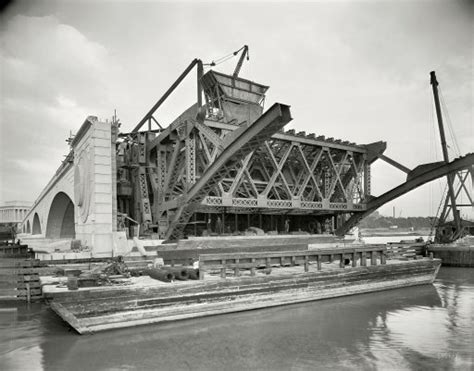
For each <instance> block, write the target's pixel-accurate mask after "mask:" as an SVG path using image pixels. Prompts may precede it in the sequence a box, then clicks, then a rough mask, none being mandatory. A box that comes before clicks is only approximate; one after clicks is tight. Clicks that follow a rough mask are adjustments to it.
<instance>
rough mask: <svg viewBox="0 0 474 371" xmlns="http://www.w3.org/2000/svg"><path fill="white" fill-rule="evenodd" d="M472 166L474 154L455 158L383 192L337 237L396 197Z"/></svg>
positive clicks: (353, 217) (357, 214) (338, 231)
mask: <svg viewBox="0 0 474 371" xmlns="http://www.w3.org/2000/svg"><path fill="white" fill-rule="evenodd" d="M473 165H474V153H469V154H467V155H466V156H464V157H460V158H457V159H455V160H453V161H451V162H449V163H447V164H444V165H441V166H439V167H436V168H434V169H430V170H428V171H426V172H424V173H422V174H418V175H417V176H415V177H413V178H411V179H410V180H408V181H406V182H405V183H403V184H401V185H399V186H398V187H395V188H393V189H392V190H390V191H388V192H385V193H384V194H383V195H381V196H379V197H376V198H373V199H372V200H370V201H369V202H368V203H367V209H366V210H365V211H364V212H361V213H356V214H354V215H352V216H351V217H350V218H349V220H347V221H346V222H345V223H344V224H343V225H342V226H341V227H339V228H338V229H337V230H336V234H337V235H344V234H345V233H347V232H348V231H349V230H350V229H351V228H352V227H354V226H355V225H356V224H357V223H359V222H360V221H361V220H362V219H363V218H365V217H366V216H368V215H369V214H371V213H372V212H374V211H375V210H377V209H378V208H379V207H380V206H382V205H384V204H386V203H387V202H390V201H392V200H394V199H395V198H397V197H400V196H402V195H404V194H405V193H407V192H409V191H411V190H413V189H415V188H418V187H419V186H421V185H423V184H425V183H428V182H431V181H432V180H435V179H438V178H441V177H443V176H446V175H448V174H453V173H455V172H456V171H459V170H462V169H467V168H469V167H470V166H473Z"/></svg>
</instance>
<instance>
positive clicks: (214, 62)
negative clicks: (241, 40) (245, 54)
mask: <svg viewBox="0 0 474 371" xmlns="http://www.w3.org/2000/svg"><path fill="white" fill-rule="evenodd" d="M243 48H245V46H242V47H241V48H240V49H239V50H236V51H235V52H232V53H229V54H227V55H224V56H223V57H220V58H217V59H215V60H212V61H211V63H204V64H203V66H206V67H208V68H211V67H215V66H218V65H219V64H221V63H224V62H226V61H228V60H229V59H231V58H234V57H235V56H236V55H237V54H239V52H240V51H241V50H242V49H243Z"/></svg>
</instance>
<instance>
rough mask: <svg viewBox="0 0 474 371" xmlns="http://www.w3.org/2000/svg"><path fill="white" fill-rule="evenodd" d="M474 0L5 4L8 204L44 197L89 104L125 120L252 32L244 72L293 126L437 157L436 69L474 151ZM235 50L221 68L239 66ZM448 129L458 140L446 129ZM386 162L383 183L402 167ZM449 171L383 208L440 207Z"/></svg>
mask: <svg viewBox="0 0 474 371" xmlns="http://www.w3.org/2000/svg"><path fill="white" fill-rule="evenodd" d="M472 4H473V2H472V1H467V0H465V1H454V0H446V1H406V2H402V1H364V2H356V1H351V2H329V1H327V2H314V3H309V2H305V3H294V2H292V3H290V2H288V3H268V2H252V3H240V2H220V3H199V2H173V3H163V2H156V1H144V2H138V1H105V0H104V1H90V2H89V1H74V2H73V1H38V0H36V1H23V2H14V3H13V4H12V5H10V6H9V7H7V8H6V9H5V10H4V11H3V13H2V14H1V15H0V40H1V56H0V58H1V59H0V66H1V93H0V94H1V95H0V97H1V105H0V107H1V111H0V119H1V126H0V143H1V146H0V177H1V178H0V204H1V203H2V202H4V201H9V200H27V201H34V200H35V199H36V197H37V196H38V194H39V192H40V191H41V190H42V188H43V187H44V186H45V185H46V183H47V182H48V181H49V179H50V178H51V176H52V175H53V174H54V172H55V170H56V169H57V167H58V166H59V164H60V160H61V159H62V158H63V155H65V154H66V153H67V152H68V146H67V144H66V142H65V139H66V138H67V137H68V136H69V133H70V131H72V132H73V133H74V132H76V131H77V130H78V129H79V127H80V125H81V124H82V123H83V121H84V119H85V118H86V117H87V116H88V115H95V116H99V118H102V119H106V118H110V117H111V116H112V114H113V111H114V109H117V112H118V117H119V118H120V120H121V122H122V123H123V125H122V130H123V131H129V130H131V129H132V128H133V127H134V126H135V125H136V123H137V122H138V121H139V120H140V119H141V118H142V117H143V115H144V114H145V113H146V112H147V111H148V110H149V109H150V108H151V106H152V105H153V104H154V103H155V102H156V100H157V99H158V98H159V97H160V96H161V95H162V94H163V93H164V91H165V90H166V89H167V88H168V87H169V86H170V85H171V84H172V83H173V82H174V80H175V79H176V78H177V76H178V75H179V74H180V73H181V72H182V71H183V70H184V69H185V68H186V66H187V65H188V64H189V63H190V62H191V60H192V59H194V58H196V57H198V58H200V59H202V60H203V61H204V62H210V61H211V60H213V59H217V58H219V57H221V56H224V55H226V54H228V53H230V52H232V51H234V50H236V49H238V48H240V47H241V46H242V45H244V44H248V45H249V47H250V61H248V62H247V61H245V63H244V66H243V68H242V71H241V76H242V77H245V78H248V79H251V80H255V81H257V82H260V83H262V84H267V85H270V90H269V92H268V95H267V99H266V102H267V103H266V104H267V107H270V105H271V104H273V103H274V102H281V103H285V104H289V105H291V111H292V116H293V119H294V120H293V121H292V122H291V123H290V124H289V125H288V126H287V128H295V129H297V130H305V131H306V132H307V133H310V132H314V133H316V134H317V135H326V136H330V137H335V138H341V139H344V140H349V141H353V142H357V143H360V144H364V143H371V142H374V141H378V140H384V141H387V143H388V148H387V151H386V153H385V154H386V155H387V156H389V157H392V158H393V159H396V160H397V161H399V162H401V163H403V164H404V165H406V166H407V167H410V168H412V167H415V166H416V165H418V164H421V163H425V162H431V161H437V160H440V159H441V150H440V144H439V137H438V130H437V126H436V125H437V124H436V118H435V116H434V113H433V103H432V93H431V86H430V84H429V72H430V71H431V70H435V71H436V73H437V76H438V80H439V82H440V89H441V92H442V95H443V97H444V101H445V103H446V106H447V108H448V113H449V118H450V120H448V121H450V123H451V125H452V128H453V131H454V132H455V135H456V138H457V143H458V145H459V148H460V151H461V154H465V153H467V152H473V151H474V125H473V106H474V102H473V36H472V35H473V19H474V14H473V6H472ZM235 63H236V60H235V58H234V59H231V60H229V61H228V62H226V63H223V64H221V65H219V66H218V67H216V69H217V70H219V71H222V72H227V73H231V72H232V71H233V68H234V65H235ZM192 76H193V77H192V78H189V79H187V80H186V82H185V83H184V84H183V85H182V86H180V87H179V89H178V90H177V91H176V93H175V94H174V95H173V96H172V98H171V99H170V100H169V101H168V102H167V103H166V104H165V105H164V106H163V109H162V110H161V111H160V113H159V114H158V115H157V118H158V119H159V120H160V121H161V122H162V123H163V124H166V123H167V122H169V121H170V120H172V119H173V118H174V117H175V116H176V115H177V114H179V113H180V112H181V111H183V110H184V109H185V108H187V107H188V106H190V105H191V104H192V103H193V102H194V100H195V79H194V74H193V75H192ZM446 131H447V132H448V130H446ZM448 133H449V132H448ZM448 143H449V145H450V147H451V149H453V150H454V148H455V146H454V143H453V142H452V139H451V137H450V136H449V134H448ZM450 155H451V157H454V156H456V153H455V152H454V151H451V153H450ZM379 162H380V163H378V164H376V165H374V166H373V169H372V176H373V179H372V188H373V194H375V195H377V194H380V193H382V192H384V191H386V190H388V189H390V188H392V187H394V186H396V185H398V184H400V183H402V182H403V181H404V178H405V175H404V173H402V172H400V171H399V170H397V169H394V168H392V167H391V166H390V165H388V164H386V163H383V162H381V161H379ZM444 184H445V182H444V180H443V181H441V180H440V181H437V182H433V183H432V184H431V185H426V186H424V187H422V188H420V189H419V190H417V191H414V192H412V193H411V194H408V195H406V196H404V197H402V198H400V199H398V200H396V201H394V202H393V203H391V204H388V205H386V206H384V207H382V208H381V209H380V210H379V211H380V212H381V213H383V214H386V215H391V213H392V206H395V207H396V214H397V216H398V215H400V213H401V215H402V216H416V215H422V216H425V215H433V214H435V213H436V209H437V206H438V202H439V198H440V190H441V189H442V188H444Z"/></svg>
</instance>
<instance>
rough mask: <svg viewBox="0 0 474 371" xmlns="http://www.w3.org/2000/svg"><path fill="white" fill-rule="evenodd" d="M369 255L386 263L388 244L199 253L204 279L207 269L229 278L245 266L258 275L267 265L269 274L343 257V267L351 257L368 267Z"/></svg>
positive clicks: (373, 260)
mask: <svg viewBox="0 0 474 371" xmlns="http://www.w3.org/2000/svg"><path fill="white" fill-rule="evenodd" d="M367 258H369V259H370V265H377V259H378V260H380V264H386V246H385V245H376V246H370V247H356V248H330V249H317V250H303V251H267V252H265V251H264V252H241V253H225V254H201V255H199V278H200V279H203V278H204V274H205V272H206V271H207V272H209V271H211V270H212V271H216V270H220V275H221V277H222V278H226V276H227V270H228V269H232V270H233V271H234V276H235V277H238V276H240V273H241V270H242V269H247V270H250V275H251V276H255V272H256V269H258V268H266V269H267V271H266V272H267V273H268V274H269V273H270V271H271V267H272V266H275V265H277V266H281V267H284V266H296V265H302V266H303V268H304V272H308V271H309V265H310V263H311V262H316V266H317V269H318V270H321V263H323V262H333V261H334V260H335V259H336V260H339V267H340V268H344V267H345V266H346V262H347V261H346V259H349V262H350V264H351V265H352V267H356V266H357V262H358V261H359V262H360V263H359V264H360V266H363V267H365V266H367Z"/></svg>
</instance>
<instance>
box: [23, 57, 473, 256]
mask: <svg viewBox="0 0 474 371" xmlns="http://www.w3.org/2000/svg"><path fill="white" fill-rule="evenodd" d="M193 63H194V64H193ZM193 63H192V64H191V65H190V67H188V69H187V71H188V70H190V68H192V67H193V66H194V65H195V64H196V63H197V62H195V61H194V62H193ZM188 72H189V71H188ZM178 82H179V80H178ZM176 85H177V84H176V83H175V84H174V85H173V87H175V86H176ZM267 89H268V87H267V86H264V85H261V84H258V83H255V82H252V81H248V80H245V79H242V78H240V77H237V76H230V75H224V74H221V73H217V72H215V71H212V70H211V71H209V72H207V73H206V74H204V75H202V74H201V75H200V74H199V73H198V92H199V93H198V99H197V103H195V104H193V105H192V106H191V107H190V108H189V109H187V110H186V111H185V112H183V114H182V115H180V116H179V117H178V118H177V119H176V120H174V121H173V122H172V123H170V124H169V125H168V126H167V127H166V128H163V127H162V126H161V124H159V122H158V121H157V120H156V118H155V117H154V114H155V111H156V110H157V108H158V107H159V105H160V104H161V103H162V102H163V101H164V99H166V97H167V95H169V93H170V92H171V91H172V89H171V90H169V91H168V92H167V93H166V94H165V96H164V97H163V98H161V99H160V100H159V101H158V103H157V104H156V105H155V106H154V107H153V108H152V109H151V110H150V112H149V113H148V114H147V115H146V116H145V117H144V119H143V120H142V121H141V122H140V124H139V125H137V127H136V128H135V129H134V130H133V131H132V132H130V133H120V132H119V124H118V123H117V122H115V121H113V122H100V121H99V120H97V118H96V117H93V116H90V117H88V118H87V119H86V120H85V122H84V123H83V124H82V126H81V127H80V129H79V131H78V132H77V134H76V135H75V137H74V139H73V140H72V142H71V151H70V153H69V154H68V156H67V157H66V159H65V160H64V161H63V162H62V164H61V166H60V167H59V169H58V170H57V172H56V174H55V175H54V176H53V178H52V179H51V181H50V182H49V183H48V184H47V185H46V187H45V188H44V190H43V191H42V192H41V194H40V195H39V197H38V198H37V200H36V201H35V203H34V205H33V206H32V208H31V210H30V212H29V213H28V214H27V215H26V217H25V219H24V221H23V227H22V228H23V232H24V233H27V234H32V235H37V236H40V237H44V238H47V239H61V238H68V239H76V240H80V241H81V244H82V245H83V246H89V247H91V249H92V253H93V255H94V256H101V255H102V256H110V255H112V254H113V251H114V246H116V244H117V240H118V238H119V235H120V233H123V232H124V231H125V230H126V231H127V232H129V233H130V235H134V234H135V235H137V234H138V235H140V236H145V237H146V236H148V237H150V236H151V237H153V238H155V237H157V238H159V239H161V240H167V241H171V240H178V239H181V238H183V237H186V236H189V235H209V234H212V233H219V234H220V233H226V232H230V233H233V234H238V233H242V232H243V230H245V229H246V228H248V227H250V226H257V227H259V228H261V229H264V230H265V231H272V232H273V233H281V232H286V233H288V232H289V230H287V229H289V227H288V225H290V226H292V227H291V229H292V230H296V229H295V226H299V228H301V230H303V231H307V232H310V233H322V232H328V231H330V232H332V231H336V232H337V233H341V234H343V233H344V232H346V231H347V229H348V228H349V227H351V226H352V225H354V224H355V223H356V222H357V221H358V220H359V219H360V217H362V216H364V215H366V214H367V213H368V212H370V211H372V210H374V209H375V208H377V207H380V206H381V205H382V204H383V203H385V202H388V201H390V200H392V199H393V198H395V197H399V196H400V195H402V194H404V193H406V192H408V191H410V190H412V189H414V188H416V187H419V186H420V185H422V184H424V183H426V182H428V181H431V180H434V179H436V178H440V177H443V176H445V175H446V174H449V173H453V172H456V171H458V170H460V169H469V171H472V167H473V164H474V155H473V154H468V155H467V156H464V157H462V158H459V159H456V160H454V161H452V162H450V163H449V164H445V163H442V164H441V163H438V164H432V165H429V166H428V165H423V166H421V167H418V168H416V169H414V170H413V171H411V170H410V169H407V168H406V167H404V166H403V165H401V164H398V163H397V162H396V161H394V160H392V159H390V158H388V157H386V156H385V155H384V154H383V153H384V151H385V148H386V143H384V142H376V143H372V144H365V145H360V144H355V143H351V142H349V141H343V140H338V139H334V138H326V137H324V136H322V135H319V136H317V135H316V134H312V133H311V134H306V133H305V132H295V130H288V131H285V130H284V129H283V128H284V126H285V125H286V124H287V123H288V122H289V121H290V120H291V114H290V107H289V106H287V105H284V104H279V103H275V104H274V105H272V106H271V107H270V108H268V109H267V110H266V111H265V110H264V101H265V92H266V90H267ZM203 96H204V98H205V103H204V104H203V103H202V97H203ZM147 122H148V129H147V130H143V131H139V130H140V129H141V127H142V126H143V124H144V123H147ZM155 124H156V126H157V128H155V129H153V128H152V125H155ZM378 159H381V160H384V161H386V162H388V163H389V164H391V165H393V166H395V167H397V168H399V169H400V170H402V171H404V172H406V173H407V174H408V177H407V182H405V183H403V184H402V185H401V186H399V187H397V188H395V189H394V190H392V191H391V192H389V193H388V194H384V195H382V196H381V197H379V198H377V197H374V196H373V195H372V194H371V189H370V188H371V187H370V179H371V175H370V166H371V164H372V163H373V162H374V161H376V160H378Z"/></svg>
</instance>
